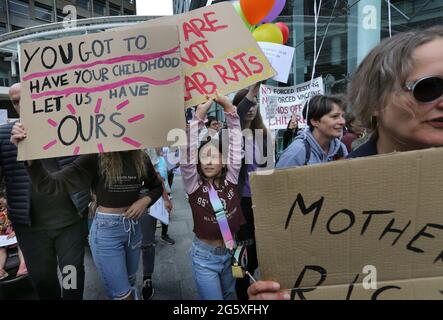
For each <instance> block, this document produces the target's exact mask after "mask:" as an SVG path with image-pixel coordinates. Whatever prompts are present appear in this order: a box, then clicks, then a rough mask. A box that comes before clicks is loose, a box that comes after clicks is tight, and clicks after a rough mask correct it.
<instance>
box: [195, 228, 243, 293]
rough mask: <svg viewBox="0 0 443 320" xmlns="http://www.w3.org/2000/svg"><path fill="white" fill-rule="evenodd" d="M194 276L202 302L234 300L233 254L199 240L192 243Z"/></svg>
mask: <svg viewBox="0 0 443 320" xmlns="http://www.w3.org/2000/svg"><path fill="white" fill-rule="evenodd" d="M190 255H191V259H192V274H193V276H194V280H195V283H196V285H197V291H198V295H199V296H200V299H201V300H234V299H235V298H236V297H235V279H234V277H233V276H232V270H231V258H232V254H231V252H230V251H229V250H227V249H225V248H216V247H213V246H211V245H209V244H206V243H204V242H202V241H201V240H199V239H198V238H197V237H195V238H194V240H193V241H192V246H191V250H190Z"/></svg>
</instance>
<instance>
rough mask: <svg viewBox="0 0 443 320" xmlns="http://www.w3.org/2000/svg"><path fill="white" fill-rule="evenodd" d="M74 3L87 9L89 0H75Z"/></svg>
mask: <svg viewBox="0 0 443 320" xmlns="http://www.w3.org/2000/svg"><path fill="white" fill-rule="evenodd" d="M75 4H76V5H78V6H79V7H80V8H83V9H86V10H89V6H90V4H89V0H76V1H75Z"/></svg>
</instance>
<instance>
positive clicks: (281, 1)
mask: <svg viewBox="0 0 443 320" xmlns="http://www.w3.org/2000/svg"><path fill="white" fill-rule="evenodd" d="M285 4H286V0H275V3H274V6H273V7H272V9H271V11H270V12H269V13H268V15H267V16H266V17H265V18H264V19H263V20H262V22H263V23H268V22H272V21H274V20H275V18H277V17H278V16H279V14H280V13H281V12H282V11H283V8H284V7H285Z"/></svg>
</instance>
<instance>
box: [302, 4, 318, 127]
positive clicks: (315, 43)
mask: <svg viewBox="0 0 443 320" xmlns="http://www.w3.org/2000/svg"><path fill="white" fill-rule="evenodd" d="M321 2H322V0H320V1H319V4H318V9H317V0H314V60H313V62H312V73H311V81H310V82H309V89H312V84H313V83H314V75H315V67H316V65H317V27H318V18H319V16H320V10H321ZM310 98H311V97H309V99H307V100H306V102H305V103H307V106H306V119H305V120H306V123H308V125H307V126H306V127H305V131H306V130H308V128H309V119H308V118H309V117H308V115H309V100H310Z"/></svg>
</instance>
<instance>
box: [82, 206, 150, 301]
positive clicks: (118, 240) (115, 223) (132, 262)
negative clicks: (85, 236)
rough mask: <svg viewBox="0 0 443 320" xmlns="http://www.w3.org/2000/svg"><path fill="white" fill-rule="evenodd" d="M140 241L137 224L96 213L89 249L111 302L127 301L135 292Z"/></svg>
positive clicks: (132, 221) (119, 216)
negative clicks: (124, 299)
mask: <svg viewBox="0 0 443 320" xmlns="http://www.w3.org/2000/svg"><path fill="white" fill-rule="evenodd" d="M141 241H142V233H141V228H140V225H139V224H138V221H136V220H135V221H134V220H129V219H126V218H125V217H123V216H122V215H121V214H109V213H102V212H99V211H97V214H96V215H95V218H94V221H93V222H92V226H91V230H90V232H89V245H90V247H91V252H92V257H93V259H94V263H95V266H96V267H97V270H98V272H99V273H100V276H101V278H102V280H103V283H104V285H105V288H106V291H107V293H108V296H109V298H110V299H123V298H126V297H127V296H128V294H129V293H130V292H131V291H132V287H134V285H135V282H136V277H137V270H138V265H139V261H140V247H141Z"/></svg>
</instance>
